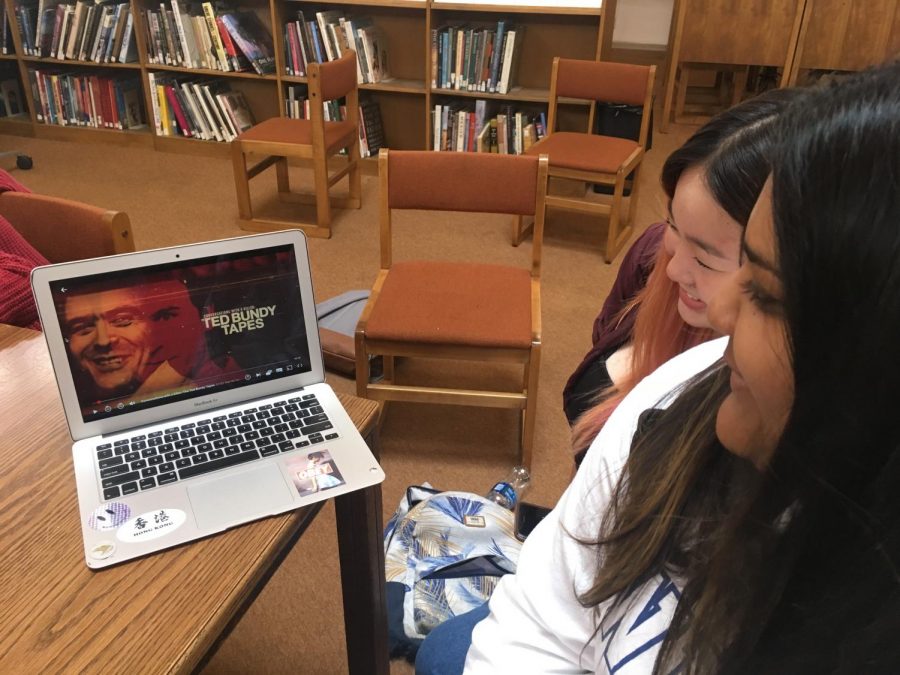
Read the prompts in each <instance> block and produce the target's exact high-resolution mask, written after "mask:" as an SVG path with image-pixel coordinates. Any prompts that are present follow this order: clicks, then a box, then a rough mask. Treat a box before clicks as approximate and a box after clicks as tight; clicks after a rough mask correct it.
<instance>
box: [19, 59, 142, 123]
mask: <svg viewBox="0 0 900 675" xmlns="http://www.w3.org/2000/svg"><path fill="white" fill-rule="evenodd" d="M28 77H29V79H30V80H31V82H30V84H31V91H32V94H33V96H34V102H35V106H36V107H37V111H36V112H37V119H38V121H39V122H44V123H45V124H58V125H61V126H70V125H71V126H82V127H97V128H101V129H136V128H140V127H143V126H145V121H144V106H143V104H142V102H141V96H142V94H141V82H140V79H139V77H138V76H136V75H132V74H128V75H119V76H110V77H107V76H104V75H97V74H95V73H93V72H73V71H58V70H54V69H29V70H28Z"/></svg>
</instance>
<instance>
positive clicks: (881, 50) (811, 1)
mask: <svg viewBox="0 0 900 675" xmlns="http://www.w3.org/2000/svg"><path fill="white" fill-rule="evenodd" d="M897 56H900V0H864V1H861V0H855V1H854V0H806V10H805V13H804V20H803V26H802V28H801V31H800V36H799V39H798V44H797V55H796V57H795V59H794V63H793V67H792V68H791V72H790V75H789V78H788V83H789V84H795V83H797V81H798V77H799V76H800V74H801V73H802V71H804V70H862V69H863V68H866V67H868V66H872V65H875V64H877V63H882V62H884V61H887V60H888V59H890V58H896V57H897Z"/></svg>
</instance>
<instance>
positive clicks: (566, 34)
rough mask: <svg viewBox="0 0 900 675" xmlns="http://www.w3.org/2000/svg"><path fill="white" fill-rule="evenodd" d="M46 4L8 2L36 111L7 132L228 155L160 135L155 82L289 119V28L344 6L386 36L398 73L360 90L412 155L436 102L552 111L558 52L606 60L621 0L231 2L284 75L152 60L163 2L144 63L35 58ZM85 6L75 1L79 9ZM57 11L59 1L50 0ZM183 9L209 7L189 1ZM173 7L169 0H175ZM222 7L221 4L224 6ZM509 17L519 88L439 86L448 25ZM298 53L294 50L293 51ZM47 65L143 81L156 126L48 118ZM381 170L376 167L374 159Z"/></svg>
mask: <svg viewBox="0 0 900 675" xmlns="http://www.w3.org/2000/svg"><path fill="white" fill-rule="evenodd" d="M23 1H24V2H26V3H27V2H34V3H36V2H37V0H0V4H2V5H4V6H5V9H6V13H7V15H8V16H9V17H10V19H11V28H12V38H13V48H14V51H15V53H14V54H9V55H0V73H2V74H4V76H8V74H9V72H14V73H15V74H16V75H17V76H18V80H19V83H20V86H21V88H22V94H23V96H24V99H25V102H26V105H27V109H28V112H27V114H26V115H22V116H19V117H16V118H2V117H0V133H5V134H14V135H23V136H35V137H39V138H50V139H61V140H71V141H76V142H85V143H112V144H120V145H143V146H145V147H151V148H155V149H156V150H158V151H163V152H183V153H194V154H201V155H208V156H228V153H229V144H228V143H224V142H216V141H210V140H198V139H195V138H186V137H183V136H166V135H162V134H159V133H157V132H156V130H155V125H154V122H153V112H152V110H153V108H152V98H151V96H152V91H151V76H153V77H166V76H179V77H181V76H188V75H190V76H193V77H196V78H203V79H204V80H207V81H225V82H227V86H228V87H229V88H230V89H231V90H233V91H239V92H241V93H242V94H243V96H244V97H245V99H246V101H247V103H248V105H249V107H250V109H251V112H252V114H253V116H254V117H255V119H256V120H257V121H260V120H263V119H267V118H269V117H274V116H279V115H281V116H284V115H286V114H287V112H286V110H285V108H286V105H285V102H284V99H285V97H286V92H287V90H288V87H290V86H297V85H300V86H301V87H302V85H304V84H305V83H306V78H305V77H303V76H299V75H289V74H288V70H287V65H288V64H287V58H286V55H285V53H286V52H285V44H284V42H285V38H284V29H283V26H284V24H285V23H286V22H288V21H293V20H295V18H296V16H297V12H298V11H302V12H303V13H304V15H305V17H306V18H307V19H309V18H310V17H313V18H314V17H315V13H316V12H322V11H328V10H337V11H339V12H341V13H344V14H346V15H347V16H352V17H360V18H362V17H368V18H371V21H372V23H373V24H374V25H375V26H377V28H378V30H379V31H380V32H381V34H382V35H383V37H384V40H385V42H386V44H387V52H388V59H389V66H390V77H389V79H385V80H383V81H381V82H377V83H365V84H360V87H359V88H360V95H361V97H369V98H371V99H374V100H375V101H376V102H377V104H378V106H379V109H380V111H381V119H382V123H383V127H384V139H385V145H386V146H387V147H391V148H395V149H403V150H412V149H425V148H430V147H432V138H431V133H432V129H433V125H432V119H431V115H432V112H431V111H432V110H433V106H434V105H435V104H436V103H439V102H445V103H446V102H449V101H458V102H460V103H461V104H467V103H471V104H473V105H474V102H475V100H476V99H479V98H481V99H486V100H488V101H490V102H491V103H492V104H493V103H495V102H496V104H498V105H515V106H520V107H522V108H523V109H528V110H534V111H538V110H546V104H547V101H548V98H549V88H550V67H551V62H552V59H553V57H554V56H563V57H568V58H578V59H596V58H599V56H600V51H601V45H603V44H604V37H606V38H607V43H608V38H609V36H608V35H605V33H607V32H610V31H611V29H612V27H611V26H609V27H606V26H605V25H604V24H605V20H606V18H607V17H606V14H608V13H611V11H610V10H612V8H613V7H612V6H613V0H607V1H606V2H605V3H604V4H605V5H608V6H609V9H605V10H601V7H600V0H517V1H513V0H494V2H492V3H477V2H472V1H470V0H455V1H454V2H443V1H440V0H373V1H368V2H364V1H361V0H329V1H325V2H322V1H318V0H316V1H311V0H231V2H230V3H229V5H228V6H230V7H237V8H238V9H240V10H243V11H247V10H249V11H251V12H253V13H255V14H256V15H257V16H258V17H259V19H260V21H261V23H262V24H263V25H264V26H265V27H266V28H267V29H268V31H269V33H270V34H271V35H272V39H273V45H272V51H273V54H274V58H275V70H274V73H271V74H266V75H259V74H257V73H256V72H254V71H252V70H250V71H243V72H225V71H222V70H213V69H209V68H187V67H185V66H183V65H175V64H164V63H157V62H151V54H152V52H153V51H154V45H150V44H148V42H149V37H148V36H149V35H150V33H149V31H148V25H147V16H148V15H147V11H148V10H151V11H159V9H160V3H159V1H158V0H128V6H129V8H130V11H131V12H132V15H133V22H134V28H135V30H134V35H133V38H134V40H135V41H136V46H137V60H136V61H135V62H134V63H94V62H91V61H81V60H57V59H55V58H41V57H37V56H32V55H27V54H25V50H24V46H23V45H24V41H25V38H24V36H23V35H22V34H21V30H20V27H19V25H18V24H17V22H16V7H17V6H18V5H20V4H21V3H22V2H23ZM74 1H75V0H66V2H67V3H69V2H71V3H74ZM44 3H45V6H46V7H54V6H56V5H57V4H59V0H44ZM180 4H182V6H190V5H195V4H196V5H199V3H187V2H185V3H180ZM166 5H167V6H169V0H166ZM216 6H217V7H218V6H219V4H218V3H216ZM500 20H507V21H510V22H512V23H514V24H515V25H517V26H519V27H521V28H523V29H524V34H523V37H522V42H521V46H520V52H519V56H518V57H517V62H516V65H515V66H514V70H515V72H514V73H512V77H511V82H512V86H510V88H509V89H508V91H507V93H502V94H501V93H496V92H494V93H492V92H489V91H483V92H478V91H464V90H455V89H444V88H442V87H440V86H432V59H431V48H432V30H433V29H439V28H440V27H441V26H444V25H452V24H460V25H470V26H475V27H481V28H485V27H490V26H496V24H497V22H498V21H500ZM288 49H290V46H289V45H288ZM35 69H47V70H48V71H53V72H60V73H77V74H79V75H91V74H96V75H100V76H103V77H124V76H127V75H134V77H135V78H139V81H140V89H141V103H142V105H143V116H144V119H145V120H146V121H147V124H146V126H144V127H142V128H137V129H130V130H118V129H98V128H92V127H84V126H72V125H67V126H57V125H54V124H47V123H45V122H43V121H41V120H39V119H38V115H37V114H36V112H35V111H37V110H39V109H40V101H35V97H34V95H33V92H32V86H31V81H30V79H29V72H30V71H33V70H35ZM588 111H589V105H588V104H587V103H585V102H576V101H570V102H563V104H562V106H561V109H560V127H561V128H564V129H565V128H573V129H575V128H577V129H579V130H582V129H584V128H585V125H586V123H587V119H588ZM373 164H374V163H373Z"/></svg>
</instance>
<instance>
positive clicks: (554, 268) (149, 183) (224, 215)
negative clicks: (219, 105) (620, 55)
mask: <svg viewBox="0 0 900 675" xmlns="http://www.w3.org/2000/svg"><path fill="white" fill-rule="evenodd" d="M692 130H693V127H687V126H678V125H675V126H674V127H673V129H672V130H671V132H670V133H669V134H665V135H664V134H659V133H657V134H655V135H654V139H653V142H654V147H653V149H652V150H651V151H650V153H649V154H648V156H647V159H646V160H645V168H644V171H643V175H642V183H643V188H642V195H641V201H640V204H639V208H638V218H637V224H638V227H637V230H638V232H640V231H642V230H643V228H644V227H646V226H647V225H649V224H650V223H653V222H656V221H657V220H659V219H661V218H662V217H663V216H664V214H665V206H666V204H665V197H664V195H663V194H662V191H661V190H660V188H659V183H658V176H659V169H660V166H661V164H662V162H663V161H664V159H665V157H666V156H667V155H668V153H669V152H670V151H671V150H672V149H674V148H675V147H677V146H678V144H679V143H681V142H682V141H683V140H684V139H685V138H687V136H688V135H689V134H690V133H691V131H692ZM0 150H18V151H21V152H25V153H27V154H30V155H31V156H32V157H33V159H34V168H33V169H32V170H31V171H27V172H23V171H17V172H15V174H14V175H15V176H16V178H17V179H18V180H20V181H22V182H23V183H25V184H26V185H28V186H29V187H30V188H31V189H32V190H34V191H36V192H42V193H45V194H51V195H57V196H62V197H69V198H73V199H80V200H82V201H86V202H90V203H93V204H97V205H101V206H105V207H108V208H112V209H118V210H122V211H125V212H127V213H128V215H129V216H130V218H131V223H132V228H133V232H134V238H135V243H136V245H137V247H138V248H139V249H148V248H155V247H162V246H169V245H173V244H178V243H185V242H193V241H202V240H209V239H220V238H227V237H234V236H238V235H240V234H242V231H241V230H240V229H239V228H238V226H237V220H236V216H237V209H236V202H235V197H234V186H233V182H232V173H231V163H230V160H228V159H225V158H223V159H211V158H207V157H195V156H190V155H178V154H167V153H162V152H154V151H151V150H145V149H141V148H122V147H117V146H111V145H93V144H92V145H86V144H80V143H63V142H55V141H43V140H36V139H30V138H19V137H12V136H2V135H0ZM291 172H292V173H291V175H292V179H293V181H294V187H295V189H296V188H301V189H302V188H307V189H308V188H309V187H310V184H311V178H310V173H309V171H307V170H304V169H302V168H296V169H292V170H291ZM255 182H256V184H257V185H256V186H255V187H254V198H255V199H260V200H261V203H267V204H268V207H271V208H273V209H275V208H276V207H277V206H279V205H277V204H275V205H273V204H272V198H273V194H274V182H275V181H274V177H271V178H268V177H261V178H259V179H257V180H256V181H255ZM338 189H340V188H338ZM377 189H378V185H377V181H376V179H375V177H374V176H366V177H364V181H363V208H362V209H361V210H359V211H336V217H335V221H334V234H333V236H332V238H331V239H330V240H317V239H312V240H310V256H311V260H312V268H313V280H314V284H315V289H316V297H317V300H322V299H324V298H327V297H330V296H333V295H336V294H338V293H340V292H343V291H346V290H350V289H364V288H369V287H370V285H371V283H372V282H373V280H374V279H375V276H376V273H377V270H378V223H377V208H376V207H377V199H378V194H377ZM497 189H502V186H498V187H497ZM268 207H267V208H268ZM305 215H306V217H307V218H308V219H312V215H313V213H312V211H307V212H305ZM396 222H397V226H396V228H395V237H396V241H398V242H400V244H399V246H400V247H399V249H398V252H397V253H396V254H395V258H397V259H399V258H400V257H402V256H406V255H408V256H419V257H440V256H446V257H450V258H454V257H456V258H469V259H477V260H490V261H496V262H499V263H509V264H521V265H523V266H526V265H527V263H528V260H529V256H530V245H529V242H526V243H525V244H523V245H522V246H521V247H519V248H518V249H516V248H513V247H512V246H511V245H510V236H511V232H510V219H509V218H500V217H493V216H491V217H488V216H478V215H472V214H450V215H446V214H443V215H435V214H425V213H418V212H414V213H406V214H401V215H400V216H398V217H397V218H396ZM604 239H605V223H602V222H601V223H598V222H596V221H594V222H592V221H591V219H590V218H587V217H583V216H581V215H580V214H579V215H576V214H572V213H566V212H562V211H560V212H555V211H553V212H551V213H550V214H549V220H548V223H547V228H546V235H545V246H544V254H543V275H542V304H543V350H542V362H541V372H540V386H539V408H538V418H537V429H536V434H535V455H534V464H533V472H532V473H533V480H532V487H531V489H530V491H529V492H528V494H527V499H528V500H530V501H534V502H538V503H543V504H547V505H552V504H554V503H555V501H556V499H557V498H558V497H559V495H560V494H561V493H562V491H563V490H564V489H565V487H566V485H567V483H568V481H569V479H570V477H571V474H572V461H571V459H570V452H569V436H568V427H567V425H566V421H565V417H564V416H563V413H562V409H561V392H562V388H563V385H564V384H565V381H566V379H567V377H568V375H569V374H570V373H571V371H572V370H573V369H574V368H575V366H576V365H577V364H578V363H579V362H580V360H581V358H582V357H583V355H584V354H585V352H586V351H587V349H588V347H589V346H590V339H591V325H592V322H593V319H594V317H595V316H596V314H597V311H598V309H599V308H600V305H601V304H602V302H603V299H604V298H605V295H606V293H607V291H608V289H609V288H610V286H611V284H612V282H613V279H614V278H615V274H616V271H617V269H618V265H617V264H615V263H614V264H613V265H606V264H604V263H603V259H602V243H601V242H603V241H604ZM621 257H622V254H619V256H618V258H617V262H618V261H619V260H621ZM433 365H434V364H427V366H426V368H425V369H426V370H429V371H430V370H431V368H432V367H433ZM494 375H496V376H497V377H506V376H508V373H506V372H499V371H498V372H496V373H494V372H493V371H488V372H485V371H484V370H483V369H480V368H465V367H463V368H462V369H460V372H459V373H458V375H455V377H459V378H461V379H464V380H467V381H473V382H474V381H477V379H478V378H479V377H482V378H483V377H487V376H494ZM329 381H330V382H331V384H332V386H333V387H334V388H335V389H337V390H338V391H343V392H348V393H352V392H353V391H354V387H353V383H352V382H351V381H350V380H348V379H346V378H343V377H340V376H337V375H331V376H330V377H329ZM516 424H517V416H516V414H515V413H513V412H512V411H503V410H494V409H477V408H461V407H443V406H426V405H416V404H391V406H390V407H389V409H388V410H387V413H386V416H385V421H384V427H383V429H382V433H381V458H382V464H383V466H384V469H385V472H386V474H387V480H386V481H385V483H384V485H383V498H384V508H385V514H384V515H385V519H387V517H389V515H390V513H392V512H393V510H394V508H395V507H396V505H397V503H398V501H399V500H400V497H401V495H402V493H403V491H404V490H405V488H406V486H408V485H410V484H419V483H422V482H423V481H428V482H430V483H431V484H432V485H434V486H436V487H439V488H443V489H454V490H468V491H472V492H477V493H483V492H485V491H487V490H488V489H489V487H490V486H491V484H492V483H493V482H494V481H495V480H497V479H498V478H500V477H501V476H503V475H504V474H505V473H506V472H507V470H508V469H509V468H510V467H511V466H512V465H513V464H515V461H516V457H517V455H516V452H517V451H516V437H517V430H516ZM334 528H335V520H334V509H333V507H332V506H331V505H330V504H329V505H328V506H326V507H325V508H324V509H323V510H322V513H321V514H320V516H319V517H318V518H317V519H316V521H315V522H314V523H313V524H312V526H311V527H310V528H309V530H308V531H307V532H306V533H305V534H304V536H303V537H302V538H301V540H300V541H299V543H298V544H297V545H296V546H295V548H294V550H293V551H291V552H290V554H289V555H288V556H287V558H286V560H285V561H284V563H283V564H282V566H281V567H280V568H279V570H278V571H277V572H276V573H275V575H274V576H273V577H272V579H271V580H270V582H269V584H268V585H267V586H266V588H265V589H264V590H263V592H262V593H261V594H260V595H259V597H258V598H257V600H256V601H255V602H254V604H253V605H252V606H251V607H250V609H249V610H248V611H247V613H246V614H245V615H244V617H243V618H242V619H241V621H240V622H239V623H238V625H237V626H236V627H235V629H234V630H233V632H232V633H231V634H230V636H229V637H228V638H227V639H226V640H225V641H224V643H223V644H222V645H221V647H220V649H219V650H218V652H217V653H216V655H215V656H214V657H213V658H212V660H211V661H210V663H209V664H208V665H207V667H206V670H205V672H206V673H208V674H209V675H218V674H223V673H247V672H253V673H281V672H285V673H287V672H293V673H297V672H299V673H311V674H315V673H329V674H330V673H341V672H345V671H346V657H345V652H344V631H343V610H342V606H341V595H340V581H339V576H338V569H337V565H338V556H337V542H336V538H335V536H334ZM392 672H394V673H409V672H412V669H411V667H410V666H408V665H406V664H405V663H398V662H395V663H394V664H393V667H392Z"/></svg>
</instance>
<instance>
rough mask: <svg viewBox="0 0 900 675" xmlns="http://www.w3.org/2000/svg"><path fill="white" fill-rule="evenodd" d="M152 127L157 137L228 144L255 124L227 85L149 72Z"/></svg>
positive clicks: (243, 101) (237, 94) (239, 95)
mask: <svg viewBox="0 0 900 675" xmlns="http://www.w3.org/2000/svg"><path fill="white" fill-rule="evenodd" d="M148 78H149V79H150V92H151V95H150V102H151V105H152V110H153V124H154V127H155V129H156V133H157V134H158V135H160V136H184V137H186V138H196V139H199V140H203V141H219V142H225V143H227V142H230V141H232V140H234V139H235V138H236V137H237V136H238V134H240V133H242V132H244V131H246V130H247V129H249V128H250V127H252V126H253V125H254V124H255V123H256V122H255V120H254V119H253V113H252V112H251V111H250V106H249V105H248V104H247V99H246V98H245V97H244V94H243V93H242V92H240V91H232V90H231V87H230V86H229V84H228V82H224V81H222V80H216V79H198V78H196V77H185V76H183V75H167V74H161V73H149V74H148Z"/></svg>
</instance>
